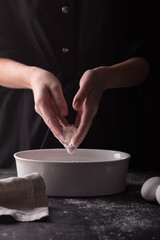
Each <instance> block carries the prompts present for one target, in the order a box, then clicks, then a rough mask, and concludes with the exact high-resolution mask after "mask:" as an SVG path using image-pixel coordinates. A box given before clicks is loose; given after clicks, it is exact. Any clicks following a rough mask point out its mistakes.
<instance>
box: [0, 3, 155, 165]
mask: <svg viewBox="0 0 160 240" xmlns="http://www.w3.org/2000/svg"><path fill="white" fill-rule="evenodd" d="M130 2H132V3H130ZM140 2H141V4H140ZM143 2H144V4H143ZM146 4H147V3H146V1H125V0H122V1H119V0H117V1H116V0H45V1H43V0H5V1H0V57H4V58H9V59H13V60H15V61H18V62H21V63H24V64H27V65H29V66H38V67H41V68H44V69H46V70H48V71H50V72H52V73H53V74H54V75H56V76H57V78H58V79H59V80H60V82H61V84H62V88H63V92H64V96H65V98H66V101H67V103H68V106H69V116H68V120H69V121H70V123H74V117H75V112H74V111H73V109H72V107H71V104H72V100H73V97H74V95H75V93H76V91H77V89H78V84H79V80H80V78H81V76H82V74H83V73H84V71H86V70H87V69H92V68H95V67H98V66H109V65H112V64H115V63H118V62H121V61H123V60H126V59H128V58H130V57H132V56H142V57H145V58H146V59H147V60H148V61H149V63H150V66H151V69H152V71H153V72H154V71H155V72H156V70H155V69H156V64H157V62H158V61H159V60H158V56H159V38H158V27H157V23H158V15H157V14H156V6H153V8H152V7H151V6H147V5H146ZM148 9H149V11H148ZM151 20H152V21H151ZM155 72H154V74H155V75H156V73H155ZM155 84H156V80H153V81H151V80H150V79H148V80H147V81H146V83H145V84H144V86H141V87H140V88H137V87H135V88H131V89H121V90H120V89H115V90H108V91H106V92H105V93H104V95H103V97H102V100H101V104H100V107H99V112H98V114H97V116H96V117H95V119H94V122H93V125H92V127H91V129H90V131H89V133H88V134H87V136H86V138H85V140H84V142H83V143H82V144H81V147H86V148H87V147H88V148H105V149H117V150H125V151H129V152H133V153H135V149H136V146H137V145H136V144H137V140H136V136H137V135H136V134H135V130H136V131H137V124H135V122H136V121H137V117H135V116H137V115H135V112H136V111H137V110H135V105H136V102H137V99H138V101H139V100H140V99H141V97H139V95H137V94H139V91H140V92H145V90H144V89H150V87H151V88H152V87H153V85H155ZM141 90H144V91H141ZM146 91H148V90H146ZM142 94H143V93H142ZM144 95H145V94H144ZM142 98H143V97H142ZM136 114H137V112H136ZM141 115H142V114H141ZM130 139H131V140H130ZM57 147H62V146H61V144H60V143H59V142H58V140H57V139H55V138H54V136H53V134H52V133H51V132H50V130H48V128H47V126H46V125H45V124H44V122H43V120H42V119H41V117H40V116H38V115H37V114H36V113H35V111H34V100H33V94H32V91H31V90H26V89H9V88H4V87H0V166H1V167H13V166H14V159H13V154H14V152H16V151H19V150H25V149H33V148H57Z"/></svg>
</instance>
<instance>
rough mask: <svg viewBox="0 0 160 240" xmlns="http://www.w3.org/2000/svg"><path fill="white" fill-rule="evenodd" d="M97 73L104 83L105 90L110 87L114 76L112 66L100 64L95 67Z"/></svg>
mask: <svg viewBox="0 0 160 240" xmlns="http://www.w3.org/2000/svg"><path fill="white" fill-rule="evenodd" d="M93 71H94V72H95V74H96V77H97V79H98V80H100V82H102V84H103V90H106V89H109V88H110V83H109V82H110V81H111V78H112V76H113V74H112V73H111V72H112V69H111V67H108V66H100V67H96V68H94V69H93Z"/></svg>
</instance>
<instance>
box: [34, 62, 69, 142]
mask: <svg viewBox="0 0 160 240" xmlns="http://www.w3.org/2000/svg"><path fill="white" fill-rule="evenodd" d="M30 84H31V88H32V90H33V94H34V101H35V111H36V112H37V113H38V114H39V115H40V116H41V117H42V118H43V120H44V122H45V123H46V124H47V126H48V127H49V128H50V130H51V131H52V132H53V134H54V136H55V137H56V138H58V139H60V140H63V131H62V126H63V125H67V121H66V120H65V118H64V117H65V116H66V115H67V114H68V108H67V104H66V101H65V99H64V96H63V93H62V88H61V84H60V82H59V80H58V79H57V78H56V77H55V76H54V75H53V74H52V73H50V72H48V71H46V70H43V69H41V68H37V67H35V68H34V70H33V71H32V75H31V80H30Z"/></svg>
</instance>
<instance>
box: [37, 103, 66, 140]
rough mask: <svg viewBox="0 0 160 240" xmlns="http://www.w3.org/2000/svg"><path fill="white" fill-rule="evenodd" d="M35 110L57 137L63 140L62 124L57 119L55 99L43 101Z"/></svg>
mask: <svg viewBox="0 0 160 240" xmlns="http://www.w3.org/2000/svg"><path fill="white" fill-rule="evenodd" d="M35 109H36V111H37V112H38V113H39V114H40V115H41V117H42V118H43V120H44V122H45V123H46V125H47V126H48V127H49V128H50V130H51V131H52V132H53V134H54V135H55V137H57V138H63V131H62V127H61V125H60V122H59V121H58V119H57V109H56V104H55V102H54V99H43V100H41V102H39V104H37V105H36V107H35Z"/></svg>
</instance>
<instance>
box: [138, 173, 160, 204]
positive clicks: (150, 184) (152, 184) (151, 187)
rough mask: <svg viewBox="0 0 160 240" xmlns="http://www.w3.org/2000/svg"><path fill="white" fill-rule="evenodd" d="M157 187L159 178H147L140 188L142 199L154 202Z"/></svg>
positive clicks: (159, 182) (159, 183)
mask: <svg viewBox="0 0 160 240" xmlns="http://www.w3.org/2000/svg"><path fill="white" fill-rule="evenodd" d="M159 185H160V177H152V178H149V179H148V180H147V181H146V182H145V183H144V184H143V185H142V188H141V195H142V197H143V198H144V199H145V200H147V201H156V190H157V187H158V186H159ZM159 196H160V194H159Z"/></svg>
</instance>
